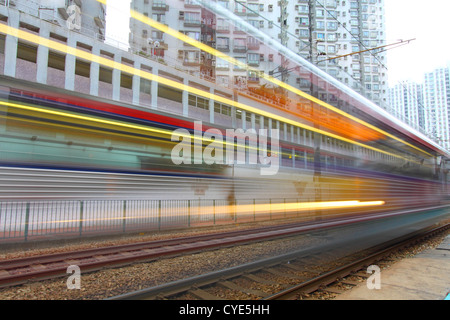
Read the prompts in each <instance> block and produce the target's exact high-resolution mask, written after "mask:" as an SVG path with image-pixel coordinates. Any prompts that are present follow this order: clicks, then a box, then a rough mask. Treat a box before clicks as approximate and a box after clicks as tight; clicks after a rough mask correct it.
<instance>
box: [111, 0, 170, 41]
mask: <svg viewBox="0 0 450 320" xmlns="http://www.w3.org/2000/svg"><path fill="white" fill-rule="evenodd" d="M130 1H131V0H107V7H106V19H107V22H106V43H109V44H111V45H113V46H119V47H121V48H124V49H125V48H127V47H128V40H129V33H130V18H129V14H130ZM169 1H171V0H169Z"/></svg>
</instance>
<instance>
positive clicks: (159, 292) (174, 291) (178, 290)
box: [106, 224, 450, 300]
mask: <svg viewBox="0 0 450 320" xmlns="http://www.w3.org/2000/svg"><path fill="white" fill-rule="evenodd" d="M448 228H450V224H448V225H446V226H444V227H439V228H435V229H433V230H431V231H430V230H427V231H426V233H425V234H424V231H423V230H420V231H417V232H414V233H413V234H409V235H406V236H405V237H402V238H400V239H395V240H393V241H390V242H388V243H387V244H386V243H385V244H382V245H379V246H377V247H376V248H373V249H376V250H378V251H377V252H376V253H374V254H371V255H370V256H369V257H367V258H364V259H360V260H358V261H356V262H352V263H349V264H347V265H344V266H342V267H339V268H337V269H335V270H332V271H329V272H326V273H324V274H322V275H320V276H318V277H316V278H313V279H311V280H308V281H305V282H303V283H301V284H299V285H297V286H293V287H290V288H288V289H285V290H283V291H280V292H278V293H276V294H273V295H269V296H266V297H263V298H262V299H263V300H276V299H286V298H292V297H293V296H295V295H296V294H298V290H302V292H305V291H306V292H312V291H315V290H318V289H320V288H321V287H323V286H324V285H327V284H330V283H333V282H335V281H336V280H337V279H339V278H341V277H343V276H346V275H348V274H350V273H352V272H356V271H358V270H360V269H361V268H362V267H363V266H365V265H367V263H369V262H370V261H375V260H379V259H382V257H384V256H385V255H387V254H389V253H390V252H392V251H395V250H398V249H400V248H402V247H404V246H406V245H408V244H410V243H411V241H418V240H419V239H422V238H424V237H426V236H430V234H435V233H438V232H442V231H444V230H446V229H448ZM418 235H419V236H418ZM399 241H400V243H399ZM348 242H349V241H348V240H347V241H341V243H340V245H344V244H348ZM386 246H388V247H387V248H386ZM380 248H381V249H380ZM327 250H330V248H329V245H327V244H325V245H321V246H318V247H316V248H312V249H301V250H298V251H295V252H291V253H288V254H283V255H280V256H276V257H270V258H266V259H262V260H258V261H255V262H251V263H247V264H242V265H238V266H235V267H232V268H228V269H224V270H219V271H214V272H210V273H207V274H203V275H198V276H194V277H190V278H187V279H181V280H177V281H173V282H169V283H165V284H162V285H158V286H155V287H150V288H145V289H142V290H138V291H134V292H129V293H125V294H122V295H118V296H114V297H110V298H108V299H106V300H154V299H166V298H170V297H171V296H175V295H179V294H183V293H193V292H196V291H202V289H201V288H203V287H207V286H210V285H215V284H218V283H221V282H224V281H226V280H227V279H231V278H236V277H240V276H243V275H247V274H251V273H254V272H257V271H263V270H264V269H267V268H271V267H274V266H278V265H282V264H284V263H286V262H288V261H289V262H292V261H295V260H297V259H300V258H302V259H304V258H305V257H308V256H309V255H312V254H314V253H315V252H324V251H327ZM203 294H205V292H203ZM206 294H207V293H206ZM205 298H206V299H214V298H215V297H214V296H213V295H208V296H206V297H205ZM216 298H217V297H216Z"/></svg>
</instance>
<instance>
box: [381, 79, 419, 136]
mask: <svg viewBox="0 0 450 320" xmlns="http://www.w3.org/2000/svg"><path fill="white" fill-rule="evenodd" d="M389 107H390V109H389V112H390V113H391V114H393V115H394V116H396V117H397V118H399V119H401V120H403V121H404V122H406V123H408V124H409V125H410V126H412V127H414V128H416V129H419V130H424V129H425V113H424V112H425V110H424V104H423V86H422V84H418V83H414V82H411V81H403V82H400V83H398V84H396V85H395V86H393V87H392V88H389Z"/></svg>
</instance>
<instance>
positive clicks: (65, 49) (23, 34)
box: [0, 23, 412, 161]
mask: <svg viewBox="0 0 450 320" xmlns="http://www.w3.org/2000/svg"><path fill="white" fill-rule="evenodd" d="M0 32H1V33H5V34H8V35H11V36H14V37H16V38H19V39H23V40H26V41H29V42H32V43H35V44H38V45H43V46H46V47H48V48H50V49H53V50H56V51H60V52H62V53H66V54H70V55H73V56H75V57H77V58H81V59H85V60H88V61H91V62H95V63H99V64H101V65H104V66H107V67H109V68H113V69H117V70H120V71H122V72H126V73H128V74H133V75H136V76H139V77H142V78H145V79H147V80H150V81H156V82H158V83H161V84H164V85H167V86H169V87H172V88H176V89H178V90H179V89H181V90H183V91H188V92H190V93H193V94H196V95H199V96H202V97H205V98H208V99H213V100H215V101H218V102H222V103H224V104H228V105H231V106H234V107H236V108H239V109H243V110H246V111H249V112H252V113H255V114H260V115H262V116H265V117H268V118H272V119H274V120H279V121H282V122H285V123H288V124H291V125H293V126H296V127H300V128H303V129H306V130H309V131H312V132H316V133H319V134H322V135H325V136H328V137H331V138H335V139H337V140H341V141H344V142H347V143H350V144H354V145H357V146H360V147H363V148H366V149H370V150H373V151H376V152H380V153H383V154H386V155H390V156H393V157H396V158H399V159H403V160H406V161H412V160H410V159H407V158H405V157H402V156H400V155H397V154H394V153H390V152H387V151H384V150H381V149H378V148H375V147H372V146H369V145H366V144H363V143H360V142H357V141H353V140H351V139H347V138H344V137H341V136H339V135H336V134H333V133H330V132H327V131H324V130H320V129H317V128H314V127H311V126H308V125H306V124H303V123H300V122H297V121H294V120H291V119H288V118H285V117H282V116H278V115H275V114H272V113H270V112H267V111H263V110H260V109H258V108H255V107H251V106H248V105H245V104H243V103H240V102H237V101H234V100H231V99H227V98H225V97H222V96H218V95H215V94H213V93H210V92H206V91H203V90H200V89H197V88H194V87H190V86H188V85H185V84H180V83H179V82H176V81H173V80H170V79H167V78H163V77H160V76H158V75H155V74H152V73H150V72H147V71H144V70H140V69H136V68H134V67H131V66H128V65H125V64H122V63H120V62H116V61H112V60H109V59H107V58H104V57H101V56H98V55H95V54H92V53H90V52H86V51H83V50H80V49H77V48H73V47H70V46H67V45H65V44H62V43H59V42H57V41H53V40H50V39H47V38H44V37H41V36H39V35H35V34H33V33H30V32H27V31H24V30H20V29H17V28H14V27H11V26H8V25H5V24H2V23H0ZM192 41H195V40H192ZM11 106H12V105H11ZM15 106H16V107H23V106H24V105H17V104H15ZM27 108H32V107H29V106H27ZM29 110H33V111H38V109H37V108H33V109H29ZM39 110H43V109H39ZM46 112H49V111H48V110H47V111H46ZM60 114H61V115H65V116H66V114H64V113H60ZM69 116H74V115H69ZM77 117H82V116H79V115H77ZM79 119H84V120H91V121H92V120H93V119H94V118H87V117H85V118H79ZM96 121H100V122H104V121H106V120H99V119H97V120H96ZM104 123H108V124H113V125H116V124H117V125H120V126H123V127H126V126H128V127H130V128H138V129H142V128H143V130H147V131H154V132H157V131H156V129H149V128H145V127H142V126H136V125H131V124H124V123H119V122H114V121H108V122H104ZM165 133H166V131H165Z"/></svg>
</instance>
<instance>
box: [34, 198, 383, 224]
mask: <svg viewBox="0 0 450 320" xmlns="http://www.w3.org/2000/svg"><path fill="white" fill-rule="evenodd" d="M384 204H385V202H384V201H382V200H379V201H363V202H361V201H359V200H350V201H324V202H299V203H297V202H291V203H264V204H255V205H253V204H248V205H247V204H245V205H236V206H233V205H225V206H205V207H200V210H201V211H203V212H206V213H201V214H200V215H207V214H212V213H213V212H216V214H217V213H219V212H220V213H225V214H226V213H230V212H231V213H233V214H258V213H259V214H261V213H266V212H269V211H270V212H273V211H285V212H288V211H308V210H327V209H329V210H331V209H350V208H357V207H370V206H382V205H384ZM175 209H176V210H177V211H179V210H180V209H181V208H179V207H176V208H175ZM170 210H171V208H170V207H169V208H165V209H164V211H166V212H170ZM189 210H190V209H189V207H186V208H185V215H186V216H187V215H188V214H189ZM194 211H195V209H194ZM191 214H197V213H191ZM166 216H167V217H168V215H166ZM141 218H148V216H146V215H144V216H142V215H139V216H138V215H133V216H126V217H123V216H118V217H109V218H93V219H81V220H80V219H71V220H54V221H41V222H35V223H30V224H32V225H38V224H56V223H68V222H80V221H83V222H102V221H114V220H120V221H122V220H129V219H141Z"/></svg>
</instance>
